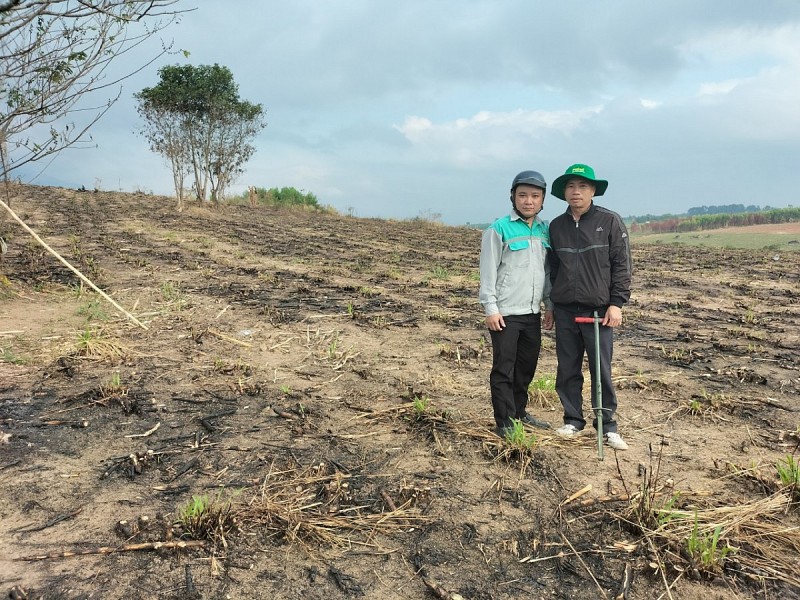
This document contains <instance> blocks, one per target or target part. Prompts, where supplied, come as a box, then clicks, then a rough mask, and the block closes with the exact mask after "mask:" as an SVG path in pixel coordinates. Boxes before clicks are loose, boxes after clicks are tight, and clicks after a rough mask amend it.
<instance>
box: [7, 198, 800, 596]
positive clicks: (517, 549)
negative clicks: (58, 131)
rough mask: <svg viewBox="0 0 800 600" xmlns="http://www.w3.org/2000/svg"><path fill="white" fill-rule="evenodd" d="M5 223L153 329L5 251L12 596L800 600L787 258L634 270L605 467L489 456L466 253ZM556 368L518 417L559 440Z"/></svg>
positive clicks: (441, 233)
mask: <svg viewBox="0 0 800 600" xmlns="http://www.w3.org/2000/svg"><path fill="white" fill-rule="evenodd" d="M12 207H13V208H14V210H15V211H16V212H17V213H18V214H19V215H20V216H22V218H23V219H24V220H25V222H26V223H27V224H28V225H29V226H31V227H32V228H33V229H34V230H36V231H37V232H38V233H39V234H40V235H41V236H42V237H43V238H44V239H45V240H46V241H47V242H48V243H49V244H50V245H51V246H52V247H53V248H54V249H56V250H57V251H58V252H59V253H60V254H62V255H63V256H64V257H65V258H66V259H67V260H69V261H70V262H71V263H72V264H74V265H75V266H76V267H78V268H79V269H80V270H81V271H82V272H83V273H84V274H85V275H86V276H87V277H89V278H90V279H91V280H92V281H94V282H95V283H96V284H98V285H99V286H100V287H102V288H103V289H104V290H105V291H107V292H108V293H109V294H111V295H112V296H113V298H114V299H115V300H116V301H117V302H118V303H120V304H121V305H122V306H123V307H124V308H125V309H126V310H128V311H129V312H130V313H132V314H133V315H134V316H135V317H136V318H137V319H138V320H139V321H140V322H141V323H143V324H144V325H145V326H146V329H145V328H142V327H139V326H138V325H136V324H135V323H133V322H131V321H130V320H127V319H126V318H125V317H124V316H122V315H121V314H120V313H118V312H117V311H115V310H114V309H113V308H112V307H111V306H110V305H109V304H108V303H106V302H105V301H103V300H102V299H100V297H99V296H98V295H96V294H95V293H93V292H91V291H90V290H89V289H88V288H86V287H85V286H82V285H81V284H80V280H79V279H78V277H77V276H75V275H74V274H72V273H71V272H70V271H69V270H68V269H67V268H66V267H64V266H63V265H61V264H60V263H59V262H57V261H56V260H55V259H54V258H53V257H52V256H51V255H49V254H47V253H46V251H45V250H44V249H43V248H42V247H41V246H40V245H38V244H36V243H35V242H34V241H33V240H32V239H31V238H30V237H28V236H27V234H26V233H25V232H23V231H22V229H21V228H17V227H16V226H14V227H13V229H12V230H13V239H11V240H10V245H9V252H8V253H7V254H6V255H5V257H4V259H3V261H2V263H0V273H2V275H3V276H4V279H2V280H0V281H1V282H0V349H2V355H1V356H0V359H1V360H0V497H2V498H3V502H2V505H0V593H2V594H7V593H10V592H13V593H14V594H17V596H18V597H26V596H27V597H28V598H48V599H51V598H69V599H77V598H126V599H135V598H142V599H144V598H148V599H149V598H175V599H183V598H207V599H212V598H228V597H230V598H275V599H282V598H305V599H315V598H320V599H321V598H326V599H328V598H349V597H364V598H377V597H380V598H426V597H429V598H458V597H459V596H460V597H462V598H468V599H473V600H474V599H486V600H488V599H502V598H519V597H531V598H603V597H607V598H615V597H625V598H629V599H645V598H647V599H649V598H697V597H700V596H701V595H702V596H704V597H707V598H712V599H713V598H719V599H722V598H795V597H800V566H798V561H797V556H798V553H800V529H799V528H798V527H799V526H800V517H799V513H798V501H800V489H799V488H798V484H797V483H796V481H797V480H796V479H795V480H794V481H795V484H794V485H792V483H791V481H792V480H791V476H792V475H791V473H792V469H793V468H794V469H795V477H797V471H796V469H797V460H798V452H797V449H798V444H799V443H800V437H799V436H800V416H799V414H798V411H799V410H800V401H799V400H798V396H799V394H798V392H800V371H798V363H800V360H798V359H799V358H800V350H799V349H798V348H800V324H799V322H800V298H799V296H800V295H799V294H798V288H799V287H800V285H799V284H800V281H799V280H800V253H798V252H791V253H788V252H787V253H779V254H776V252H775V251H743V250H718V249H709V248H703V249H697V248H691V247H685V246H674V247H673V246H651V245H647V246H642V247H637V246H634V264H635V274H634V294H633V298H632V301H631V303H630V305H629V306H628V307H627V308H626V310H625V319H626V320H625V324H624V326H623V327H622V328H621V329H620V330H619V331H618V336H617V345H616V348H615V350H616V355H615V368H614V378H615V382H616V385H617V389H618V393H619V405H620V409H619V414H618V419H619V424H620V430H621V432H622V433H623V434H624V435H625V437H626V439H627V440H628V442H629V443H630V445H631V449H630V450H629V451H627V452H619V453H614V451H612V450H610V449H608V448H606V450H605V459H604V460H603V461H599V460H598V458H597V448H596V442H595V439H594V437H593V436H592V433H591V432H587V434H586V435H585V436H583V437H580V438H579V439H577V440H570V441H568V442H565V441H563V440H560V439H558V438H556V437H555V436H554V435H553V434H552V432H546V431H541V430H536V431H534V430H530V431H529V432H528V434H530V435H531V436H533V437H529V438H526V439H523V440H521V441H519V442H518V443H510V442H507V441H501V440H500V439H499V438H497V437H495V436H494V434H493V426H492V422H491V409H490V404H489V396H488V373H489V368H490V365H491V348H490V345H489V338H488V335H487V332H486V331H485V329H484V327H483V323H482V321H483V318H482V314H481V312H480V309H479V306H478V305H477V300H476V297H477V286H478V282H477V260H478V249H479V240H480V232H478V231H474V230H469V229H464V228H450V227H442V226H438V225H436V224H431V223H426V222H392V221H381V220H370V219H356V218H351V217H345V216H339V215H332V214H326V213H310V212H300V211H286V210H278V209H273V208H266V207H261V208H258V209H251V208H250V207H224V208H223V209H221V210H219V211H212V210H206V209H200V208H197V207H192V208H189V209H188V210H187V211H185V212H184V213H177V212H175V210H174V209H173V207H172V203H171V201H170V200H168V199H164V198H156V197H150V196H144V195H133V194H114V193H104V192H97V193H92V192H77V191H72V190H65V189H59V188H40V187H19V188H16V189H15V190H14V196H13V197H12ZM554 374H555V349H554V343H553V337H552V333H546V334H545V340H544V347H543V351H542V357H541V361H540V366H539V370H538V372H537V378H540V381H539V384H538V385H537V386H536V387H533V388H532V389H531V412H532V413H533V414H535V415H536V416H537V417H539V418H543V419H546V420H548V421H549V422H551V423H552V424H553V425H556V426H557V425H558V424H559V423H560V411H559V404H558V400H557V398H556V397H555V395H554V393H553V392H552V389H550V388H551V386H549V385H548V381H547V380H548V379H552V378H553V377H554ZM587 391H588V384H587ZM779 467H780V468H779ZM620 594H621V595H620Z"/></svg>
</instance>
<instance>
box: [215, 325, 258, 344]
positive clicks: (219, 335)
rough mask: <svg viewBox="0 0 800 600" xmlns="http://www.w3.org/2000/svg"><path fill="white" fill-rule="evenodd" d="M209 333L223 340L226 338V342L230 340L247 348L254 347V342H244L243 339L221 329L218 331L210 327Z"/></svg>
mask: <svg viewBox="0 0 800 600" xmlns="http://www.w3.org/2000/svg"><path fill="white" fill-rule="evenodd" d="M206 331H207V332H208V333H210V334H211V335H213V336H214V337H218V338H219V339H221V340H225V341H226V342H230V343H231V344H239V345H240V346H244V347H245V348H252V347H253V344H251V343H249V342H243V341H242V340H237V339H236V338H235V337H231V336H229V335H226V334H224V333H222V332H221V331H217V330H216V329H214V328H212V327H209V328H208V329H206Z"/></svg>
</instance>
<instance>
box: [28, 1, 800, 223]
mask: <svg viewBox="0 0 800 600" xmlns="http://www.w3.org/2000/svg"><path fill="white" fill-rule="evenodd" d="M178 7H179V8H183V9H191V8H194V9H195V10H191V11H190V12H187V13H185V14H183V15H182V16H181V18H180V22H179V23H177V24H174V25H173V26H171V27H170V28H168V29H167V30H166V31H165V32H164V33H163V35H162V36H161V37H162V38H163V39H164V41H165V42H167V43H172V44H173V46H172V48H173V49H174V50H175V51H176V52H174V53H172V54H170V55H168V56H165V57H162V58H161V59H159V60H157V61H156V62H155V63H154V64H152V65H151V66H149V67H147V68H146V69H144V70H142V71H141V72H140V73H138V74H136V75H135V76H133V77H130V78H129V79H127V80H125V81H124V82H123V83H122V94H121V97H120V100H119V101H118V102H117V103H116V104H115V105H114V106H113V107H112V108H111V110H109V112H108V113H107V114H106V115H105V116H104V117H103V119H102V120H101V121H100V122H98V123H97V124H95V126H94V127H93V128H92V130H91V136H92V141H91V147H90V148H81V149H73V150H67V151H65V152H63V153H61V154H60V155H59V156H58V157H57V158H56V159H55V160H53V161H52V162H49V163H48V164H47V165H46V168H45V169H44V170H42V167H44V166H45V165H44V164H42V163H40V164H38V165H34V166H31V167H30V168H25V169H22V170H21V171H17V172H15V176H17V177H19V178H20V179H21V180H22V181H25V182H30V183H34V184H39V185H57V186H64V187H80V186H81V185H83V186H85V187H87V188H92V187H95V186H96V187H99V188H101V189H105V190H121V191H136V190H141V191H146V192H152V193H155V194H164V195H174V190H173V188H172V178H171V173H170V171H169V168H168V166H167V163H166V162H165V160H164V159H163V158H162V157H160V156H158V155H156V154H153V153H152V152H151V151H150V150H149V148H148V145H147V142H146V140H145V139H143V138H142V137H141V136H138V135H136V133H135V131H136V130H137V129H138V128H140V127H141V125H142V123H141V122H140V120H139V116H138V114H137V112H136V102H135V100H134V98H133V94H135V93H136V92H139V91H141V90H142V89H143V88H145V87H150V86H154V85H156V84H157V83H158V80H159V79H158V68H159V67H161V66H164V65H176V64H180V65H183V64H191V65H195V66H199V65H212V64H219V65H222V66H226V67H228V68H229V69H230V70H231V72H232V73H233V76H234V80H235V81H236V83H237V84H238V86H239V94H240V97H241V98H242V99H243V100H247V101H249V102H253V103H258V104H261V105H262V106H263V108H264V110H265V116H266V121H267V123H268V124H267V127H266V128H265V129H264V130H263V131H262V132H261V133H260V134H259V135H258V137H257V138H256V139H255V141H254V145H255V147H256V152H255V154H254V156H253V157H252V158H251V159H250V161H249V162H248V163H247V164H246V165H245V173H244V174H243V175H242V176H241V177H240V178H239V179H238V180H237V181H236V182H235V183H234V184H233V186H232V189H231V192H232V193H234V194H236V193H241V192H242V191H244V190H245V189H246V188H247V186H249V185H255V186H258V187H264V188H271V187H284V186H291V187H295V188H297V189H299V190H303V191H306V192H311V193H313V194H315V195H316V197H317V199H318V201H319V203H320V204H325V205H330V206H332V207H333V208H335V209H336V210H338V211H339V212H341V213H343V214H351V215H355V216H359V217H380V218H392V219H411V218H417V217H421V218H435V219H439V220H441V221H442V222H444V223H447V224H452V225H461V224H465V223H473V224H475V223H487V222H490V221H492V220H494V219H496V218H498V217H500V216H503V215H504V214H507V213H508V212H509V210H510V209H511V203H510V201H509V189H510V186H511V181H512V179H513V178H514V176H515V175H516V174H517V173H518V172H520V171H523V170H528V169H533V170H537V171H540V172H541V173H542V174H543V175H544V176H545V179H546V180H547V182H548V184H549V183H551V182H552V181H553V180H554V179H555V178H556V177H558V176H559V175H560V174H562V173H564V171H565V169H566V168H567V167H568V166H569V165H571V164H573V163H586V164H589V165H591V166H592V167H594V169H595V171H596V174H597V176H598V177H599V178H601V179H606V180H608V181H609V187H608V191H607V192H606V193H605V195H604V196H602V197H598V198H596V203H597V204H600V205H602V206H605V207H607V208H610V209H611V210H614V211H616V212H618V213H619V214H621V215H622V216H635V215H645V214H655V215H660V214H667V213H672V214H678V213H683V212H686V211H687V210H688V209H689V208H692V207H695V206H702V205H716V204H745V205H751V204H756V205H759V206H764V205H769V206H772V207H786V206H798V190H800V186H799V185H798V177H797V172H798V170H799V169H798V162H800V2H797V1H796V0H766V1H765V2H753V1H752V0H708V1H704V2H698V1H697V0H670V1H669V2H630V1H629V0H596V1H594V2H578V1H575V0H541V1H537V2H532V1H531V0H502V1H497V0H491V1H484V0H466V1H465V0H460V1H458V2H456V1H451V0H404V1H403V2H396V1H392V2H389V1H384V0H340V1H338V2H330V1H324V0H292V2H286V1H285V0H282V1H280V2H279V1H277V0H228V1H227V2H219V1H216V0H195V1H194V2H188V1H187V2H181V3H180V4H179V5H178ZM151 42H152V43H151V44H150V45H149V46H146V47H139V48H137V49H136V52H132V53H130V55H126V56H125V57H124V58H123V59H121V60H120V61H118V63H116V64H115V65H114V68H115V69H119V72H120V73H122V72H123V71H124V70H125V69H128V70H132V69H131V67H132V66H134V65H135V66H140V65H141V64H144V63H145V62H146V61H147V60H149V59H150V58H151V57H152V56H153V55H155V54H156V53H157V52H158V50H159V48H160V46H161V40H160V39H158V38H156V39H152V40H151ZM179 50H180V51H186V52H187V53H188V57H186V56H185V55H184V54H183V53H182V52H177V51H179ZM137 61H138V63H137ZM113 74H114V73H113V72H112V73H110V75H109V76H111V75H113ZM565 208H566V205H565V203H564V202H563V201H562V200H559V199H558V198H556V197H554V196H552V195H550V194H549V190H548V195H547V197H546V201H545V207H544V210H543V212H542V215H541V216H542V217H543V218H545V219H552V218H553V217H555V216H556V215H558V214H559V213H561V212H562V211H563V210H565Z"/></svg>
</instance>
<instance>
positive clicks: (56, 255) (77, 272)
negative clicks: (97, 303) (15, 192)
mask: <svg viewBox="0 0 800 600" xmlns="http://www.w3.org/2000/svg"><path fill="white" fill-rule="evenodd" d="M0 206H2V207H3V208H5V209H6V210H7V211H8V213H9V214H10V215H11V217H12V218H13V219H14V220H15V221H16V222H17V223H19V224H20V226H21V227H22V228H23V229H24V230H25V231H27V232H28V233H29V234H31V235H32V236H33V239H35V240H36V241H37V242H39V243H40V244H41V245H42V247H43V248H44V249H45V250H47V251H48V252H49V253H50V254H52V255H53V256H55V257H56V258H57V259H58V261H59V262H60V263H61V264H63V265H64V266H65V267H67V268H68V269H69V270H70V271H72V272H73V273H75V274H76V275H77V276H78V277H80V279H81V281H83V282H84V283H85V284H86V285H88V286H89V287H90V288H92V289H93V290H94V291H95V292H97V293H98V294H100V295H101V296H102V297H103V298H104V299H106V300H108V301H109V302H110V303H111V304H112V305H113V306H114V308H116V309H117V310H118V311H120V312H121V313H122V314H123V315H125V316H126V317H128V318H129V319H130V320H131V321H133V322H134V323H136V324H137V325H138V326H139V327H141V328H142V329H147V326H146V325H144V324H142V323H141V322H139V320H138V319H137V318H136V317H134V316H133V315H132V314H131V313H129V312H128V311H127V310H125V309H124V308H122V307H121V306H120V305H119V304H117V303H116V302H115V301H114V299H113V298H112V297H111V296H109V295H108V294H106V293H105V292H104V291H103V290H101V289H100V288H99V287H97V286H96V285H95V284H94V283H92V282H91V281H90V280H89V278H88V277H86V275H84V274H83V273H81V272H80V271H78V269H76V268H75V267H73V266H72V265H71V264H70V263H69V262H67V260H66V259H65V258H63V257H62V256H61V255H60V254H59V253H58V252H56V251H55V250H53V249H52V248H51V247H50V246H48V245H47V242H45V241H44V240H43V239H42V238H40V237H39V236H38V235H37V233H36V232H35V231H34V230H33V229H31V228H30V227H28V226H27V225H26V224H25V222H24V221H23V220H22V219H20V218H19V217H18V216H17V213H15V212H14V211H13V210H11V207H10V206H9V205H8V204H6V203H5V202H3V201H2V200H0Z"/></svg>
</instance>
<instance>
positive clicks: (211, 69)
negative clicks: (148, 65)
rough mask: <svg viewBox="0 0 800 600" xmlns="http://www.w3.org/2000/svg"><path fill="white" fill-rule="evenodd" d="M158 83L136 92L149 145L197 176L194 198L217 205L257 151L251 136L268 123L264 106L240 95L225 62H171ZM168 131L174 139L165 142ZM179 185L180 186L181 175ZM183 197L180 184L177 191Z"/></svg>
mask: <svg viewBox="0 0 800 600" xmlns="http://www.w3.org/2000/svg"><path fill="white" fill-rule="evenodd" d="M159 78H160V80H159V83H158V84H157V85H155V86H153V87H151V88H145V89H143V90H142V91H141V92H139V93H138V94H135V95H134V97H135V98H136V100H137V101H138V102H139V106H138V110H139V114H140V115H141V116H142V118H143V119H144V126H143V127H142V129H141V130H140V132H139V133H141V134H142V135H143V136H144V137H145V138H146V139H147V140H148V141H149V143H150V148H151V149H152V150H153V151H155V152H158V153H159V154H162V155H163V156H164V157H165V158H167V160H168V161H169V162H170V165H171V167H172V169H173V175H174V173H175V169H176V168H186V169H187V171H188V172H189V173H190V174H192V175H193V176H194V183H193V186H192V187H193V189H194V194H195V197H196V199H197V200H198V201H199V202H203V201H204V200H206V198H207V197H208V196H209V192H210V199H211V201H212V202H214V203H215V204H216V203H218V202H219V201H221V200H222V199H223V198H224V195H225V190H226V189H227V188H228V187H229V186H230V184H231V183H233V181H234V180H235V178H236V177H237V176H238V175H239V174H241V173H242V167H243V165H244V164H245V163H246V162H247V161H248V160H249V159H250V157H251V156H252V155H253V153H254V152H255V147H254V146H253V145H252V143H251V142H252V140H253V139H254V138H255V137H256V135H258V132H259V131H261V130H262V129H263V128H264V127H265V126H266V123H265V122H264V120H263V113H264V111H263V108H262V106H261V105H260V104H252V103H250V102H247V101H244V100H241V99H240V98H239V91H238V86H237V85H236V83H235V82H234V80H233V74H232V73H231V71H230V69H228V68H227V67H221V66H219V65H217V64H215V65H213V66H208V65H201V66H199V67H194V66H191V65H184V66H180V65H172V66H166V67H163V68H161V69H160V70H159ZM166 132H170V133H171V135H174V136H175V137H176V139H173V140H172V141H171V142H170V143H166ZM174 179H175V180H176V186H177V179H178V178H175V177H174ZM176 193H177V194H178V198H179V202H180V201H181V197H182V189H181V190H178V189H177V187H176Z"/></svg>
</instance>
